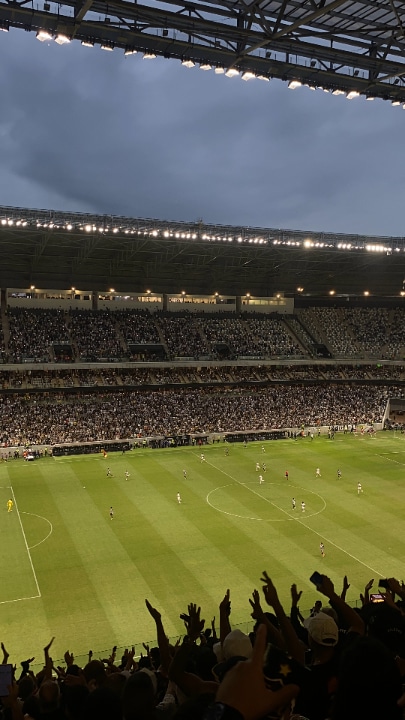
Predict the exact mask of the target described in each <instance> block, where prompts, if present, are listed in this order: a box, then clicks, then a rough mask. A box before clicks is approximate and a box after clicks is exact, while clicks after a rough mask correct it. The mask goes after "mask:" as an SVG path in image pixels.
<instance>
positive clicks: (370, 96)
mask: <svg viewBox="0 0 405 720" xmlns="http://www.w3.org/2000/svg"><path fill="white" fill-rule="evenodd" d="M366 100H375V97H374V95H367V97H366Z"/></svg>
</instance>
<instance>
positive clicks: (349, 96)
mask: <svg viewBox="0 0 405 720" xmlns="http://www.w3.org/2000/svg"><path fill="white" fill-rule="evenodd" d="M359 95H360V93H359V92H357V90H350V92H348V93H347V95H346V97H347V99H348V100H353V98H356V97H359Z"/></svg>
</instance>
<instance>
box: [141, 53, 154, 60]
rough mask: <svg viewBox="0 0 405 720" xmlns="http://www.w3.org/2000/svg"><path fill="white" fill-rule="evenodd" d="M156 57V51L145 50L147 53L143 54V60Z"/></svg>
mask: <svg viewBox="0 0 405 720" xmlns="http://www.w3.org/2000/svg"><path fill="white" fill-rule="evenodd" d="M155 57H156V55H155V53H154V52H145V53H144V54H143V58H142V59H143V60H154V59H155Z"/></svg>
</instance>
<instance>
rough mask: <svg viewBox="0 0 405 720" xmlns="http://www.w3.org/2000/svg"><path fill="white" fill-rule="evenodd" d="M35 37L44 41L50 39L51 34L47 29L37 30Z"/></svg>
mask: <svg viewBox="0 0 405 720" xmlns="http://www.w3.org/2000/svg"><path fill="white" fill-rule="evenodd" d="M36 37H37V40H39V42H46V41H47V40H52V35H51V33H50V32H48V31H47V30H38V32H37V35H36Z"/></svg>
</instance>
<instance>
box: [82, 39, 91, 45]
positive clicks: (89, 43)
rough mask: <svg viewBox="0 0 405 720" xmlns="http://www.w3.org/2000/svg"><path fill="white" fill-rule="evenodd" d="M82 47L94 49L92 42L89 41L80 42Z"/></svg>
mask: <svg viewBox="0 0 405 720" xmlns="http://www.w3.org/2000/svg"><path fill="white" fill-rule="evenodd" d="M82 45H83V47H94V41H93V40H90V39H86V40H82Z"/></svg>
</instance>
